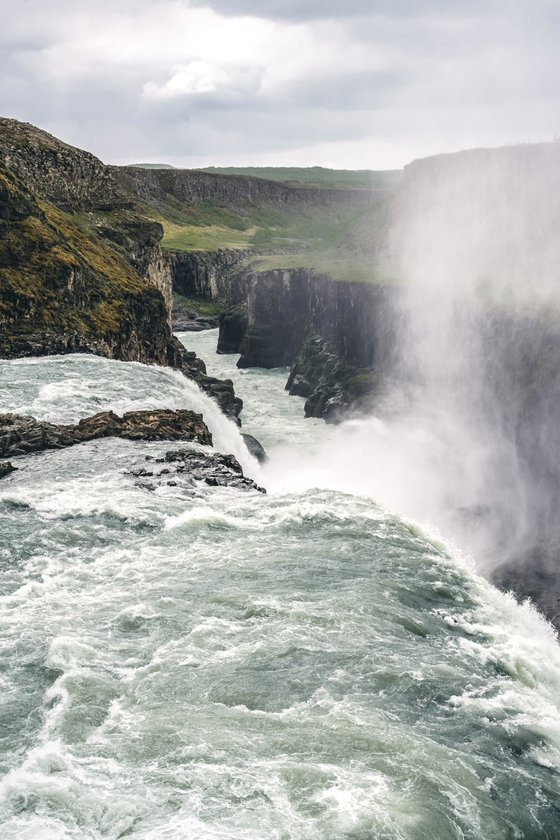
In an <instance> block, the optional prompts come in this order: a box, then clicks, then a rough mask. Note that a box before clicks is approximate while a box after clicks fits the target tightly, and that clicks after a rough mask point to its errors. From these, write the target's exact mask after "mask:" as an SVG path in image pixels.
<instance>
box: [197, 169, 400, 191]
mask: <svg viewBox="0 0 560 840" xmlns="http://www.w3.org/2000/svg"><path fill="white" fill-rule="evenodd" d="M200 171H201V172H211V173H214V174H216V175H240V176H245V177H251V178H263V179H264V180H267V181H282V182H283V183H284V184H288V185H289V186H292V187H312V188H314V189H317V188H319V189H321V188H327V189H363V190H371V189H376V190H378V189H383V188H384V187H387V188H388V189H392V188H394V187H396V186H397V185H398V184H399V183H400V181H401V178H402V170H400V169H387V170H374V169H327V168H326V167H323V166H309V167H300V166H208V167H206V168H205V169H201V170H200Z"/></svg>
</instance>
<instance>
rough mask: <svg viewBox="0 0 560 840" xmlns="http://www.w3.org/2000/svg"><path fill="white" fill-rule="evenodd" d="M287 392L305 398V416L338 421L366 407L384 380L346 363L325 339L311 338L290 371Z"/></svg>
mask: <svg viewBox="0 0 560 840" xmlns="http://www.w3.org/2000/svg"><path fill="white" fill-rule="evenodd" d="M286 390H288V391H289V392H290V394H294V395H297V396H299V397H306V402H305V408H304V412H305V416H306V417H322V418H323V419H325V420H326V421H327V422H333V421H335V422H336V421H337V420H339V419H341V418H342V417H343V416H344V414H345V413H346V412H347V411H348V409H349V408H352V409H353V410H354V411H356V410H358V409H360V408H361V407H363V408H367V406H368V405H370V404H371V403H372V402H373V400H374V399H375V398H376V396H377V395H378V393H379V391H380V390H381V381H380V376H379V375H378V374H377V373H376V372H375V370H373V369H372V368H371V367H366V368H358V367H356V365H355V364H350V363H348V362H346V361H344V360H343V359H342V358H341V357H340V356H339V355H338V354H337V353H336V352H335V351H333V350H332V349H331V347H330V346H329V344H328V343H327V342H326V341H325V340H324V339H323V338H321V337H320V336H317V335H312V336H310V337H309V338H308V339H306V341H305V344H304V346H303V350H302V352H301V353H300V354H299V356H298V358H297V361H296V363H295V364H294V366H293V367H292V369H291V371H290V376H289V377H288V382H287V384H286Z"/></svg>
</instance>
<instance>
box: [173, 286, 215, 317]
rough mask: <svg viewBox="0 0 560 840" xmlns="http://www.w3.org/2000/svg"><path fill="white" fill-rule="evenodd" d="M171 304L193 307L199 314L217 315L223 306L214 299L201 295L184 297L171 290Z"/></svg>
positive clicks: (187, 307) (179, 306)
mask: <svg viewBox="0 0 560 840" xmlns="http://www.w3.org/2000/svg"><path fill="white" fill-rule="evenodd" d="M173 305H174V306H175V307H178V308H186V309H193V310H195V311H196V312H198V313H199V314H200V315H219V314H220V312H223V311H224V307H223V306H222V305H221V304H219V303H217V302H216V301H215V300H209V299H208V298H201V297H185V295H180V294H179V293H178V292H173Z"/></svg>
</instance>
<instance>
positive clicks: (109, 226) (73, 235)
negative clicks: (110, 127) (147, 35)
mask: <svg viewBox="0 0 560 840" xmlns="http://www.w3.org/2000/svg"><path fill="white" fill-rule="evenodd" d="M0 233H1V241H0V323H1V327H2V333H1V336H2V337H1V339H0V353H1V354H2V355H3V356H4V358H10V357H18V356H25V355H46V354H52V353H66V352H88V353H96V354H99V355H104V356H108V357H110V358H115V359H121V360H123V361H139V362H144V363H156V364H161V365H171V366H173V367H176V368H178V369H179V370H181V371H182V372H184V373H185V374H186V375H187V376H189V377H191V378H193V379H195V381H197V382H198V383H199V384H200V386H201V387H202V388H203V389H204V390H206V391H207V392H208V393H209V394H210V395H211V396H213V397H214V398H215V399H216V400H217V401H218V402H219V404H220V405H221V406H222V408H223V409H224V410H225V411H226V413H228V414H229V415H230V416H233V417H237V416H238V415H239V412H240V409H241V405H242V404H241V401H240V400H239V399H237V398H236V397H235V396H234V394H233V386H232V385H231V382H221V381H219V380H216V379H214V378H212V377H208V376H206V372H205V366H204V363H203V362H201V361H200V360H199V359H197V358H196V356H195V354H194V353H189V352H188V351H186V350H185V349H184V348H183V347H182V345H181V344H180V343H179V342H178V341H177V340H176V339H175V338H174V337H173V336H172V334H171V329H170V316H171V301H172V279H171V272H170V268H169V265H168V263H167V261H166V260H165V258H164V255H163V253H162V250H161V238H162V235H163V228H162V225H161V224H160V223H158V222H157V221H154V220H152V219H150V218H148V217H146V216H144V215H142V208H140V207H139V206H138V205H136V204H134V202H133V201H132V200H131V199H130V197H127V196H126V195H124V193H123V192H122V191H121V190H120V188H119V186H118V185H117V184H116V182H115V179H114V177H113V175H112V173H111V171H110V170H109V168H108V167H105V166H104V165H103V164H102V163H101V162H100V161H98V160H97V159H96V158H95V157H93V156H92V155H89V154H88V153H87V152H82V151H80V150H78V149H73V148H72V147H70V146H67V145H66V144H64V143H61V142H60V141H58V140H56V139H55V138H53V137H51V136H50V135H48V134H46V133H45V132H42V131H40V130H39V129H36V128H34V127H33V126H29V125H27V124H23V123H18V122H17V121H15V120H0Z"/></svg>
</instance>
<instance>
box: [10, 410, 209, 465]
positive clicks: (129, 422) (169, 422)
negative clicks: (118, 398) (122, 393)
mask: <svg viewBox="0 0 560 840" xmlns="http://www.w3.org/2000/svg"><path fill="white" fill-rule="evenodd" d="M104 437H119V438H126V439H127V440H148V441H155V440H184V441H196V442H197V443H202V444H208V445H212V435H211V434H210V432H209V431H208V427H207V426H206V424H205V423H204V421H203V419H202V415H201V414H195V413H194V412H193V411H171V410H168V409H158V410H155V411H129V412H127V413H126V414H124V415H123V416H122V417H119V416H118V415H117V414H115V413H114V412H112V411H102V412H100V413H99V414H95V415H94V416H93V417H86V418H84V419H83V420H80V421H79V423H77V424H76V425H68V426H62V425H60V426H59V425H55V424H54V423H45V422H42V421H40V420H36V419H35V418H34V417H21V416H19V415H17V414H1V415H0V457H4V458H5V457H12V458H13V457H15V456H17V455H27V454H29V453H30V452H41V451H43V450H45V449H61V448H63V447H66V446H74V445H75V444H78V443H84V442H85V441H90V440H96V439H98V438H104Z"/></svg>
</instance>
